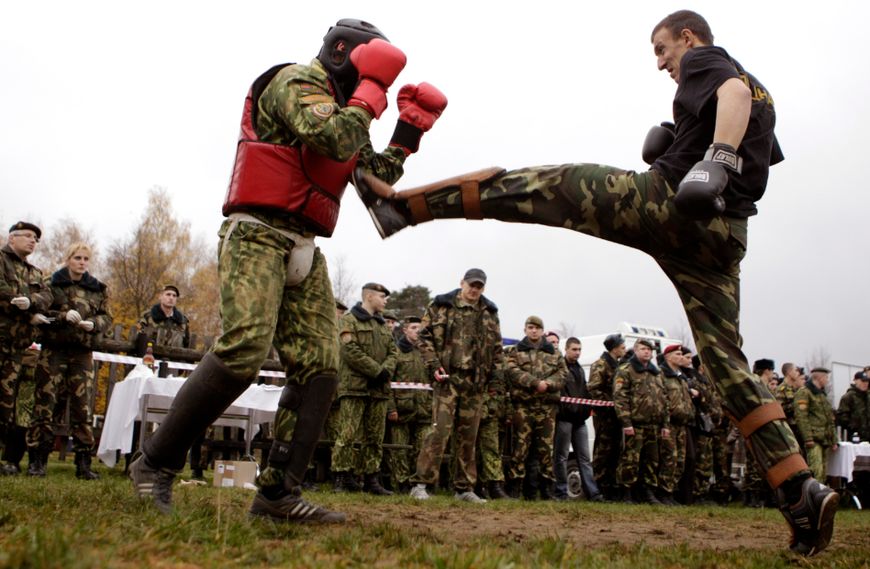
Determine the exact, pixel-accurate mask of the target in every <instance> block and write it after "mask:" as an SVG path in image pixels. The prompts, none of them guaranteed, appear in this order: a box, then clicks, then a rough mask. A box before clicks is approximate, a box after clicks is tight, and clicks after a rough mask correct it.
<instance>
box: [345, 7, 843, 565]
mask: <svg viewBox="0 0 870 569" xmlns="http://www.w3.org/2000/svg"><path fill="white" fill-rule="evenodd" d="M651 40H652V44H653V50H654V52H655V55H656V58H657V65H658V68H659V69H661V70H663V71H667V72H668V73H669V74H670V76H671V78H672V79H674V81H676V82H677V83H678V88H677V92H676V95H675V97H674V105H673V112H674V123H675V126H674V125H672V128H671V129H668V128H664V127H655V128H653V129H652V130H651V132H650V134H649V136H648V137H647V141H646V143H645V145H644V151H643V157H644V159H645V160H647V161H648V162H649V163H651V165H652V168H651V169H650V170H648V171H646V172H634V171H631V170H624V169H620V168H614V167H612V166H603V165H598V164H566V165H562V166H538V167H531V168H522V169H519V170H513V171H510V172H506V171H504V170H503V169H500V168H490V169H487V170H481V171H479V172H474V173H471V174H465V175H462V176H456V177H454V178H450V179H448V180H444V181H442V182H436V183H433V184H429V185H426V186H422V187H419V188H414V189H410V190H405V191H402V192H399V193H395V192H394V191H393V190H392V188H390V187H389V186H387V185H386V184H384V183H383V182H381V181H379V180H377V179H376V178H373V177H372V176H370V175H368V174H367V173H365V172H363V171H362V170H358V171H357V172H356V173H355V184H356V186H357V190H358V192H359V193H360V195H361V196H362V197H363V200H364V201H365V202H366V204H367V205H368V208H369V213H370V214H371V216H372V220H373V221H374V222H375V226H376V228H377V229H378V231H379V233H380V234H381V236H382V237H385V238H386V237H388V236H390V235H392V234H393V233H396V232H397V231H400V230H401V229H403V228H405V227H407V226H409V225H416V224H418V223H422V222H426V221H430V220H432V219H435V218H438V219H444V218H467V219H484V218H487V219H498V220H501V221H509V222H517V223H536V224H542V225H550V226H553V227H562V228H566V229H570V230H574V231H578V232H581V233H585V234H587V235H592V236H595V237H600V238H602V239H606V240H608V241H612V242H615V243H620V244H623V245H626V246H629V247H633V248H636V249H639V250H641V251H644V252H645V253H647V254H649V255H650V256H651V257H653V258H654V259H655V261H656V262H657V263H658V265H659V266H660V267H661V268H662V270H663V271H664V272H665V274H666V275H667V276H668V278H669V279H670V281H671V282H672V283H673V284H674V287H675V288H676V289H677V292H678V293H679V295H680V299H681V300H682V302H683V307H684V308H685V310H686V316H687V317H688V320H689V325H690V326H691V328H692V334H693V336H694V339H695V344H696V346H697V348H698V354H699V355H700V357H701V360H702V361H703V363H704V366H705V368H706V369H707V370H708V372H709V375H710V376H711V378H712V379H713V380H714V382H715V384H716V387H717V389H718V390H719V392H720V394H721V395H722V399H723V408H724V409H725V410H726V411H727V412H728V414H729V415H730V416H731V417H732V418H733V420H734V421H735V423H736V424H737V425H738V428H739V429H740V431H741V433H742V435H743V436H744V437H745V438H746V439H747V441H748V444H747V446H748V448H750V449H751V451H752V454H753V456H754V457H755V459H756V461H757V462H758V465H759V469H760V472H762V473H764V474H765V476H766V478H767V480H768V482H769V484H770V485H771V486H772V487H773V488H776V489H777V495H778V498H779V500H780V503H781V504H782V505H781V511H782V513H783V515H784V516H785V518H786V520H787V521H788V523H789V525H790V526H791V530H792V539H791V544H790V547H791V549H792V550H793V551H795V552H797V553H800V554H803V555H813V554H815V553H817V552H819V551H821V550H822V549H824V548H825V547H826V546H827V545H828V543H829V542H830V539H831V536H832V534H833V527H834V515H835V513H836V508H837V502H838V500H839V497H838V495H837V493H836V492H833V491H832V490H831V489H830V488H827V487H826V486H824V485H822V484H819V482H817V481H816V480H815V479H814V478H812V477H811V475H810V471H809V470H808V468H807V465H806V462H805V461H804V460H803V458H802V457H801V455H800V450H799V448H798V445H797V441H796V440H795V437H794V434H793V433H792V431H791V429H790V428H789V426H788V423H787V422H786V421H785V414H784V413H783V412H782V408H781V407H780V406H779V404H778V403H777V401H776V399H775V398H774V396H773V395H772V394H771V393H770V391H768V389H767V387H766V386H765V385H762V383H761V382H759V381H758V379H757V378H756V377H755V376H754V375H753V374H752V372H751V371H750V369H749V364H748V362H747V360H746V356H745V355H744V354H743V352H742V350H741V344H742V339H741V337H740V333H739V329H738V326H739V320H740V309H739V308H740V302H739V300H740V261H741V260H742V259H743V256H744V255H745V253H746V246H747V225H748V220H747V218H748V217H750V216H752V215H754V214H755V213H756V211H757V210H756V207H755V202H756V201H758V200H759V199H761V197H762V196H763V195H764V192H765V189H766V186H767V178H768V169H769V167H770V165H771V164H776V163H777V162H779V161H781V160H782V159H783V157H782V153H781V152H780V149H779V145H778V144H777V142H776V138H775V136H774V133H773V129H774V125H775V123H776V115H775V112H774V104H773V99H772V98H771V96H770V94H769V92H768V91H767V89H766V88H765V87H764V86H763V85H762V84H761V83H760V82H759V81H758V80H757V79H755V77H753V76H752V75H750V74H749V73H747V72H746V71H745V70H744V69H743V67H742V66H741V65H740V64H738V63H737V62H736V61H734V60H733V59H732V58H731V57H730V56H729V55H728V53H727V52H726V51H725V50H723V49H721V48H719V47H715V46H713V34H712V32H711V31H710V27H709V25H708V24H707V22H706V21H705V20H704V19H703V18H702V17H701V16H700V15H698V14H696V13H694V12H690V11H687V10H684V11H680V12H675V13H674V14H671V15H669V16H667V17H666V18H665V19H663V20H662V21H661V22H660V23H659V24H658V25H656V26H655V28H654V29H653V32H652V37H651ZM628 436H630V435H628Z"/></svg>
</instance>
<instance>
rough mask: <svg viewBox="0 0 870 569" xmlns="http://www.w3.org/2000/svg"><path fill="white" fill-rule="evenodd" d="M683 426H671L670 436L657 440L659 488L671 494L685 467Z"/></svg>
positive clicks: (686, 430) (685, 433) (685, 429)
mask: <svg viewBox="0 0 870 569" xmlns="http://www.w3.org/2000/svg"><path fill="white" fill-rule="evenodd" d="M687 435H688V428H687V427H686V426H685V425H671V429H670V436H668V437H660V439H659V488H661V489H662V490H664V491H665V492H673V491H674V488H676V487H677V482H679V481H680V478H681V477H682V476H683V471H684V470H685V467H686V444H687V441H686V437H687Z"/></svg>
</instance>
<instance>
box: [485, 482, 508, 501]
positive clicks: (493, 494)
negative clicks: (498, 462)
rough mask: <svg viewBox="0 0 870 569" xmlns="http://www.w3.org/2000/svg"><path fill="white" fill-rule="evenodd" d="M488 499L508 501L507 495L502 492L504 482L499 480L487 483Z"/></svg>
mask: <svg viewBox="0 0 870 569" xmlns="http://www.w3.org/2000/svg"><path fill="white" fill-rule="evenodd" d="M489 497H490V498H491V499H493V500H504V499H510V496H508V493H507V492H505V491H504V482H502V481H501V480H493V481H492V482H490V483H489Z"/></svg>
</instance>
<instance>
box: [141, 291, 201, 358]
mask: <svg viewBox="0 0 870 569" xmlns="http://www.w3.org/2000/svg"><path fill="white" fill-rule="evenodd" d="M179 298H181V293H179V292H178V287H177V286H175V285H173V284H168V285H164V286H163V290H162V291H161V293H160V302H158V303H157V304H155V305H154V306H152V307H151V308H150V309H149V310H146V311H145V312H144V313H142V316H140V317H139V322H138V323H137V324H136V328H137V330H138V332H139V333H140V334H142V333H144V334H147V335H148V339H149V340H150V341H151V342H152V343H153V344H154V345H155V346H168V347H171V348H189V347H190V321H189V320H188V318H187V316H185V315H184V314H182V312H181V311H180V310H178V308H177V307H176V306H175V305H176V303H177V302H178V299H179Z"/></svg>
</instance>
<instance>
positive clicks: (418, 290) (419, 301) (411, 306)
mask: <svg viewBox="0 0 870 569" xmlns="http://www.w3.org/2000/svg"><path fill="white" fill-rule="evenodd" d="M430 302H432V292H431V291H430V290H429V289H428V288H427V287H425V286H422V285H405V288H403V289H402V290H400V291H398V292H394V293H392V294H391V295H390V300H389V303H388V304H387V308H389V309H390V310H395V311H396V312H398V313H399V318H402V319H404V318H407V317H408V316H423V313H424V312H426V307H427V306H429V303H430Z"/></svg>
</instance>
